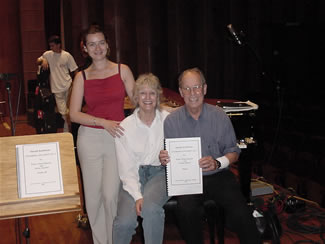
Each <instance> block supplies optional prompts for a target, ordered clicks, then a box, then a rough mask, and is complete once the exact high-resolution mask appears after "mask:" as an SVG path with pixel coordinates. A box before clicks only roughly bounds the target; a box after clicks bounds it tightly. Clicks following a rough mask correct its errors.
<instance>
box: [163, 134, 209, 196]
mask: <svg viewBox="0 0 325 244" xmlns="http://www.w3.org/2000/svg"><path fill="white" fill-rule="evenodd" d="M165 149H166V150H167V151H168V154H169V156H170V162H169V163H168V164H167V168H166V174H167V177H166V178H167V192H168V196H176V195H187V194H199V193H202V192H203V182H202V169H201V168H200V166H199V159H200V158H201V138H200V137H189V138H168V139H165Z"/></svg>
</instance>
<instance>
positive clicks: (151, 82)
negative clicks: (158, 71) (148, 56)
mask: <svg viewBox="0 0 325 244" xmlns="http://www.w3.org/2000/svg"><path fill="white" fill-rule="evenodd" d="M145 85H147V86H149V87H150V88H152V89H153V90H154V91H155V92H156V93H157V108H158V109H160V103H161V101H162V98H163V96H162V93H163V90H162V87H161V84H160V81H159V79H158V77H157V76H155V75H154V74H152V73H145V74H141V75H140V76H139V77H138V79H137V80H136V81H135V86H134V89H133V99H134V105H135V106H136V107H139V101H138V98H139V92H140V89H141V88H142V87H143V86H145Z"/></svg>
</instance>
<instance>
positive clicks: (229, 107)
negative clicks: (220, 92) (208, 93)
mask: <svg viewBox="0 0 325 244" xmlns="http://www.w3.org/2000/svg"><path fill="white" fill-rule="evenodd" d="M216 106H219V107H221V108H222V109H223V110H224V111H225V112H226V113H228V112H241V111H250V110H257V109H258V105H257V104H255V103H253V102H251V101H249V100H248V101H246V102H228V103H222V102H217V105H216Z"/></svg>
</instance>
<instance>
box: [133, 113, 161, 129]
mask: <svg viewBox="0 0 325 244" xmlns="http://www.w3.org/2000/svg"><path fill="white" fill-rule="evenodd" d="M139 110H140V108H136V109H135V110H134V112H133V113H134V115H135V122H136V124H137V126H139V127H145V128H148V126H147V125H146V124H144V123H143V122H142V121H141V119H140V118H139V113H138V112H139ZM158 121H160V122H161V121H162V115H161V113H160V111H159V109H156V115H155V118H154V119H153V121H152V124H151V127H152V126H154V125H155V124H156V123H157V122H158Z"/></svg>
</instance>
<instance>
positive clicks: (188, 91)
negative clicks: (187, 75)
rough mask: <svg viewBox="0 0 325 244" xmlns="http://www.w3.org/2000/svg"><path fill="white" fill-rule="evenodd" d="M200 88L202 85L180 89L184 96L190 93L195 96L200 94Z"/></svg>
mask: <svg viewBox="0 0 325 244" xmlns="http://www.w3.org/2000/svg"><path fill="white" fill-rule="evenodd" d="M202 87H203V85H196V86H192V87H182V90H183V93H184V94H187V95H188V94H191V92H192V91H193V93H196V94H200V93H202Z"/></svg>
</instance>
